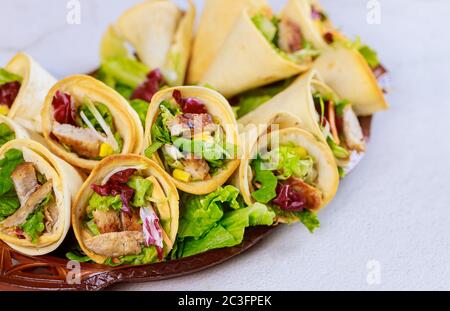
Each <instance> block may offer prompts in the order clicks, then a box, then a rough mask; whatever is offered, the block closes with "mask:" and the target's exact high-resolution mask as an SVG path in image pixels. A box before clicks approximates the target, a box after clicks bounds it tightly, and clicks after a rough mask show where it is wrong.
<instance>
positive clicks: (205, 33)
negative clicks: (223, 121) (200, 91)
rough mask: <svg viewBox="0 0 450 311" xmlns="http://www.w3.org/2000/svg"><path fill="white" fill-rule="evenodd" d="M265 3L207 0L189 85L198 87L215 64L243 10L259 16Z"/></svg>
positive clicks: (193, 49)
mask: <svg viewBox="0 0 450 311" xmlns="http://www.w3.org/2000/svg"><path fill="white" fill-rule="evenodd" d="M267 6H268V4H267V1H266V0H233V1H230V0H206V1H205V2H204V8H203V12H202V15H201V17H200V23H199V25H198V30H197V34H196V35H195V40H194V45H193V48H192V57H191V62H190V65H189V71H188V78H187V81H188V83H189V84H198V83H199V82H200V80H201V78H202V77H203V75H204V74H205V72H206V70H207V69H208V68H209V65H210V64H211V62H212V61H213V60H214V58H215V57H216V55H217V54H218V52H219V51H220V48H221V47H222V45H223V43H224V41H225V40H226V38H227V36H228V34H229V33H230V31H231V30H232V29H233V26H234V23H235V22H236V21H237V19H238V18H239V16H240V14H241V13H242V11H243V10H246V9H248V10H250V12H257V11H258V10H259V9H261V8H264V7H267Z"/></svg>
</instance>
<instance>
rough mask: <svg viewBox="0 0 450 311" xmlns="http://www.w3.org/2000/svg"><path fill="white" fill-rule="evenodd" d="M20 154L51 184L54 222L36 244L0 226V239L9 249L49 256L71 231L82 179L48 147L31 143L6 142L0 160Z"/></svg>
mask: <svg viewBox="0 0 450 311" xmlns="http://www.w3.org/2000/svg"><path fill="white" fill-rule="evenodd" d="M11 149H17V150H20V151H22V153H23V157H24V160H25V162H29V163H32V164H33V166H34V168H35V170H36V171H37V172H39V173H40V174H42V175H44V176H45V177H46V179H47V180H51V181H52V182H53V192H54V196H55V201H56V211H57V219H56V221H55V223H54V224H53V226H52V229H51V231H50V232H48V231H47V229H46V230H45V231H44V234H43V235H41V236H40V237H39V239H38V241H37V243H32V242H31V241H29V240H27V239H19V238H17V237H16V236H15V235H12V234H10V232H9V233H8V230H7V229H8V228H5V227H4V226H2V223H0V239H1V240H3V241H4V242H6V243H7V244H8V245H9V246H10V247H11V248H13V249H15V250H17V251H19V252H21V253H23V254H26V255H30V256H40V255H45V254H48V253H50V252H52V251H54V250H55V249H57V248H58V247H59V245H60V244H61V243H62V242H63V240H64V238H65V236H66V234H67V232H68V230H69V228H70V211H71V206H72V202H73V200H74V198H75V196H76V194H77V192H78V190H79V189H80V187H81V185H82V183H83V180H82V178H81V176H80V175H79V173H78V172H77V171H76V170H75V169H74V168H73V167H72V166H70V165H69V164H68V163H66V162H65V161H63V160H61V159H60V158H58V157H56V156H55V155H53V154H52V153H51V152H50V151H49V150H48V149H47V148H45V147H44V146H42V145H40V144H39V143H36V142H34V141H32V140H27V139H18V140H13V141H10V142H8V143H6V144H5V145H4V146H3V147H2V148H1V149H0V158H3V156H4V155H5V153H6V152H7V151H8V150H11Z"/></svg>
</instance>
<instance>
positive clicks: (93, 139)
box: [52, 122, 102, 159]
mask: <svg viewBox="0 0 450 311" xmlns="http://www.w3.org/2000/svg"><path fill="white" fill-rule="evenodd" d="M52 133H53V135H55V137H56V138H57V139H58V140H59V142H61V143H62V144H64V145H66V146H68V147H70V148H71V150H72V151H73V152H75V153H77V154H78V155H80V156H82V157H86V158H89V159H92V158H97V157H98V155H99V151H100V145H101V143H102V142H101V141H100V140H99V139H98V136H97V134H96V133H95V132H94V131H93V130H91V129H86V128H81V127H75V126H73V125H70V124H59V123H57V122H55V125H54V126H53V131H52Z"/></svg>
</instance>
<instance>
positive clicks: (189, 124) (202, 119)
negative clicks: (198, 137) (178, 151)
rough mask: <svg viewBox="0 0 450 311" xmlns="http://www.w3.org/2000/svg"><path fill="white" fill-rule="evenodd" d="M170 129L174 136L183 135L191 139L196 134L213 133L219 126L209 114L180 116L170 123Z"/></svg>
mask: <svg viewBox="0 0 450 311" xmlns="http://www.w3.org/2000/svg"><path fill="white" fill-rule="evenodd" d="M168 127H169V130H170V134H171V135H172V136H181V135H182V136H183V137H185V138H191V137H192V136H194V135H195V134H202V133H205V132H209V133H212V132H214V131H215V130H216V129H217V125H216V124H215V123H214V121H213V119H212V116H211V115H210V114H207V113H203V114H192V113H185V114H180V115H178V116H176V117H175V118H174V119H173V120H171V121H169V123H168Z"/></svg>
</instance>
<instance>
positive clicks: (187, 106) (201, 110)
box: [172, 90, 208, 114]
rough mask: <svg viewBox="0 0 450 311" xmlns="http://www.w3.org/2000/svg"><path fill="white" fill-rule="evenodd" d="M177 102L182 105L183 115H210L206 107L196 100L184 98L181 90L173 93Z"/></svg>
mask: <svg viewBox="0 0 450 311" xmlns="http://www.w3.org/2000/svg"><path fill="white" fill-rule="evenodd" d="M172 96H173V98H174V99H175V101H176V102H177V103H178V105H180V107H181V110H182V111H183V113H192V114H205V113H208V109H206V106H205V105H204V104H203V103H202V102H201V101H200V100H198V99H196V98H192V97H189V98H183V96H182V95H181V92H180V91H179V90H175V91H173V94H172Z"/></svg>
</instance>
